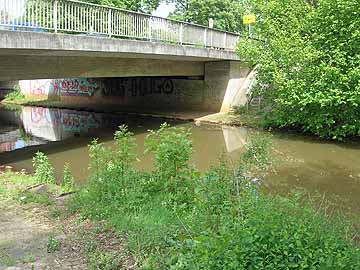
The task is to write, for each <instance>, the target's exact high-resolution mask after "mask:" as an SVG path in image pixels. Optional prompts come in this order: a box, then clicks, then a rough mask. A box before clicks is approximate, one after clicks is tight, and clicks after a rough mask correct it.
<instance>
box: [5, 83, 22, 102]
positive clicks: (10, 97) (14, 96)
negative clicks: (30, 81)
mask: <svg viewBox="0 0 360 270" xmlns="http://www.w3.org/2000/svg"><path fill="white" fill-rule="evenodd" d="M24 98H25V96H24V95H23V94H22V93H21V89H20V86H19V85H16V86H15V88H14V90H12V91H10V92H9V93H8V94H6V96H5V100H6V101H17V100H22V99H24Z"/></svg>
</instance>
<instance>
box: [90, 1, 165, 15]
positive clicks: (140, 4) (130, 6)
mask: <svg viewBox="0 0 360 270" xmlns="http://www.w3.org/2000/svg"><path fill="white" fill-rule="evenodd" d="M160 1H161V0H86V1H85V2H88V3H93V4H98V5H107V6H113V7H118V8H123V9H127V10H133V11H137V12H143V13H149V14H150V13H151V12H153V11H154V10H155V9H156V8H157V7H158V6H159V4H160Z"/></svg>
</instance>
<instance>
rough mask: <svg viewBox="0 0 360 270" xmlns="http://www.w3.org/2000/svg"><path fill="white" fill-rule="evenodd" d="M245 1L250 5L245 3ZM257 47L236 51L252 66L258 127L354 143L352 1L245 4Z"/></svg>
mask: <svg viewBox="0 0 360 270" xmlns="http://www.w3.org/2000/svg"><path fill="white" fill-rule="evenodd" d="M249 1H250V0H249ZM250 4H251V9H252V11H253V12H254V13H256V14H257V16H258V22H257V23H256V25H255V26H254V31H255V34H256V36H257V37H259V38H260V39H262V40H264V42H257V41H254V40H247V41H243V42H241V43H239V54H240V57H242V59H248V60H249V61H251V62H253V63H254V64H257V65H258V85H257V87H256V89H255V90H256V91H260V93H262V94H263V95H264V96H265V101H266V103H267V105H268V107H267V112H266V114H265V119H266V124H267V125H270V126H278V127H291V128H298V129H301V130H303V131H306V132H311V133H314V134H317V135H320V136H321V137H327V138H333V139H342V138H344V137H346V136H359V135H360V121H359V119H360V110H359V108H360V30H359V25H360V16H359V14H360V5H359V0H317V1H310V0H301V1H300V0H283V1H277V0H268V1H263V0H251V1H250Z"/></svg>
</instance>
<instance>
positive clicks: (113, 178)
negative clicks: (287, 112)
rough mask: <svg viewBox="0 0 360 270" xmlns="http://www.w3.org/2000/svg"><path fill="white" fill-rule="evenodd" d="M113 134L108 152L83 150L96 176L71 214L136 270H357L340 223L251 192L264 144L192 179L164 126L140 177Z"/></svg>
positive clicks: (176, 138)
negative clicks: (120, 241)
mask: <svg viewBox="0 0 360 270" xmlns="http://www.w3.org/2000/svg"><path fill="white" fill-rule="evenodd" d="M116 134H117V135H116V136H115V139H116V143H115V148H114V149H110V148H106V147H104V146H103V145H102V144H99V143H97V141H94V142H93V143H92V144H91V145H90V147H89V149H90V156H91V168H95V167H94V166H95V165H96V169H95V170H93V175H91V178H90V180H89V182H88V183H87V184H86V185H85V186H84V187H83V188H82V189H81V190H80V192H79V193H78V194H77V195H76V196H75V198H74V200H73V202H72V207H73V209H75V210H79V211H80V213H82V215H83V216H84V217H88V218H91V219H94V220H106V221H107V225H108V226H110V227H112V228H114V229H115V230H116V231H117V232H118V233H120V234H124V235H126V239H127V244H128V248H129V249H130V251H131V252H132V254H134V255H135V256H136V257H137V260H138V261H139V262H140V263H141V265H140V266H142V269H173V270H174V269H189V270H190V269H191V270H192V269H236V270H241V269H321V270H322V269H344V270H345V269H346V270H348V269H354V270H355V269H357V268H358V266H359V265H360V261H359V260H360V250H359V248H357V247H356V246H355V245H354V243H353V242H352V240H351V230H350V229H349V226H348V225H347V224H346V222H344V221H343V220H333V219H331V218H329V217H327V216H325V215H324V214H322V213H321V211H319V210H317V211H315V210H314V209H313V208H312V207H311V206H310V204H309V203H307V202H306V200H303V199H302V197H301V196H299V195H298V194H294V195H293V196H291V197H290V198H284V197H280V196H270V195H265V194H262V193H260V192H259V191H258V188H257V183H259V181H261V177H262V175H263V173H264V172H265V171H266V169H267V167H268V166H269V165H270V160H271V159H270V157H269V153H270V150H269V149H270V146H269V142H268V140H267V139H264V138H262V137H258V136H256V137H255V138H254V139H253V140H252V141H250V142H249V143H248V144H247V147H246V150H245V151H244V153H243V154H241V156H240V158H239V160H240V164H239V165H238V166H235V167H230V166H228V165H227V162H226V160H224V159H222V160H221V162H220V164H219V165H218V166H216V167H213V168H211V169H210V170H208V171H207V172H205V173H203V174H200V173H197V172H196V171H195V169H193V168H191V167H190V166H189V164H188V161H189V158H190V156H191V153H192V144H191V141H190V139H189V134H188V131H186V130H184V129H182V128H176V127H169V126H168V125H165V124H164V125H162V126H161V127H160V129H159V130H158V131H152V132H151V133H150V135H149V136H148V138H147V139H146V145H147V147H148V148H147V152H149V153H153V154H154V159H155V161H154V165H155V166H154V167H155V170H154V171H153V172H151V173H145V172H141V171H138V170H136V169H134V168H133V166H132V164H131V162H130V161H132V160H133V154H132V153H133V149H134V147H135V144H134V142H133V140H132V138H131V133H129V132H128V130H127V128H125V127H122V128H120V131H119V132H117V133H116ZM120 142H121V143H120ZM121 149H128V152H126V153H125V152H123V151H122V150H121ZM115 155H118V156H117V158H116V159H111V158H110V157H112V156H115ZM121 157H124V158H123V159H121ZM129 157H131V158H129ZM124 162H125V164H126V166H124ZM125 167H126V168H127V169H126V170H125V171H124V170H123V168H125ZM255 180H256V181H255ZM174 183H176V185H174Z"/></svg>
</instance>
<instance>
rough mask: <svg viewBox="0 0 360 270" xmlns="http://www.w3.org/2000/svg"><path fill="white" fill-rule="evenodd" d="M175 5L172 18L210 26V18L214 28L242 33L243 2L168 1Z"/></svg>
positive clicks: (225, 0)
mask: <svg viewBox="0 0 360 270" xmlns="http://www.w3.org/2000/svg"><path fill="white" fill-rule="evenodd" d="M167 2H168V3H174V4H175V11H174V12H173V13H172V14H171V15H170V18H173V19H177V20H182V21H186V22H192V23H197V24H200V25H204V26H208V21H209V19H210V18H212V19H214V27H215V28H218V29H222V30H227V31H240V30H241V29H242V28H243V25H242V15H243V14H244V5H243V1H242V0H167Z"/></svg>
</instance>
